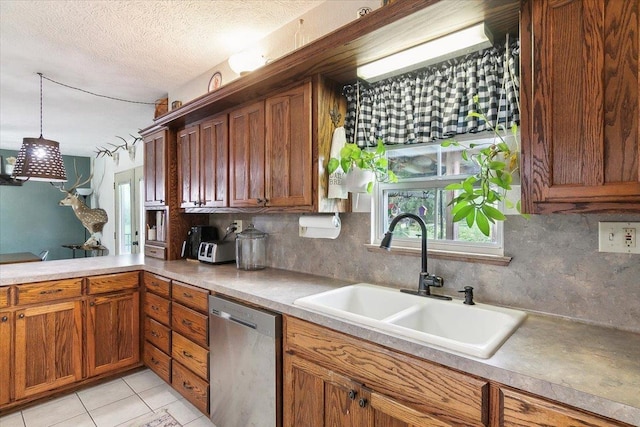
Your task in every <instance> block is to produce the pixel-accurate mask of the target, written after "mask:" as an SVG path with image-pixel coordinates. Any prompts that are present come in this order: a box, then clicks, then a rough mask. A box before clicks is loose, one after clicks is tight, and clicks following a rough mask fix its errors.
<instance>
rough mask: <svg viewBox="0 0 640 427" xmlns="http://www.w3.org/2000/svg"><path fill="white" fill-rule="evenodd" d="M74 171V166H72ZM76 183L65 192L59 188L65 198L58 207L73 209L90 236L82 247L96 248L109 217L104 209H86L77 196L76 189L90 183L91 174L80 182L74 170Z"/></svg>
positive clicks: (79, 176) (80, 177) (80, 176)
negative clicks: (64, 194)
mask: <svg viewBox="0 0 640 427" xmlns="http://www.w3.org/2000/svg"><path fill="white" fill-rule="evenodd" d="M74 169H75V164H74ZM76 177H77V178H76V182H75V184H73V186H72V187H71V188H70V189H68V190H66V189H65V188H63V187H59V189H60V191H62V192H63V193H66V194H67V196H66V197H65V198H64V199H62V200H60V203H59V205H60V206H71V207H72V208H73V212H74V213H75V214H76V217H78V219H79V220H80V222H81V223H82V225H83V226H84V228H86V229H87V230H88V231H89V233H91V236H90V237H89V239H87V241H86V242H84V245H83V246H87V247H97V246H101V240H102V229H103V228H104V225H105V224H106V223H107V222H108V221H109V217H108V216H107V212H106V211H105V210H104V209H99V208H96V209H92V208H90V207H88V206H87V205H86V204H85V203H84V201H83V200H81V199H80V197H79V196H78V194H77V192H76V189H77V188H78V187H80V186H82V185H84V184H86V183H87V182H90V181H91V178H92V177H93V174H91V175H89V178H88V179H86V180H84V181H82V182H80V181H81V180H82V175H78V171H77V170H76Z"/></svg>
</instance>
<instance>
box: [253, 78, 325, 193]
mask: <svg viewBox="0 0 640 427" xmlns="http://www.w3.org/2000/svg"><path fill="white" fill-rule="evenodd" d="M265 106H266V108H265V111H266V113H265V126H266V136H265V146H266V149H265V160H266V165H265V187H266V199H267V205H268V206H310V205H311V204H312V201H313V199H312V194H311V192H312V188H311V186H312V176H313V171H312V169H311V159H312V156H313V145H312V141H311V83H305V84H304V85H302V86H298V87H296V88H294V89H291V90H289V91H287V92H284V93H282V94H279V95H278V96H274V97H271V98H267V100H266V102H265Z"/></svg>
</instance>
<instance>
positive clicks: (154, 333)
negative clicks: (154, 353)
mask: <svg viewBox="0 0 640 427" xmlns="http://www.w3.org/2000/svg"><path fill="white" fill-rule="evenodd" d="M151 335H153V336H154V337H156V338H160V334H159V333H157V332H156V331H151Z"/></svg>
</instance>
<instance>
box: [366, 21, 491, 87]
mask: <svg viewBox="0 0 640 427" xmlns="http://www.w3.org/2000/svg"><path fill="white" fill-rule="evenodd" d="M491 45H492V36H491V32H490V31H489V29H488V28H487V27H486V25H485V24H484V22H483V23H480V24H478V25H474V26H473V27H469V28H466V29H464V30H460V31H457V32H455V33H451V34H448V35H446V36H443V37H440V38H438V39H435V40H431V41H428V42H426V43H423V44H420V45H417V46H414V47H412V48H409V49H406V50H403V51H402V52H398V53H394V54H393V55H390V56H387V57H384V58H382V59H379V60H377V61H374V62H370V63H368V64H365V65H361V66H359V67H358V77H360V78H361V79H363V80H366V81H368V82H370V83H371V82H375V81H378V80H382V79H385V78H387V77H391V76H393V75H398V74H403V73H407V72H409V71H413V70H417V69H418V68H423V67H426V66H427V65H430V64H435V63H438V62H442V61H445V60H447V59H450V58H455V57H456V56H462V55H466V54H469V53H471V52H475V51H477V50H480V49H485V48H488V47H490V46H491Z"/></svg>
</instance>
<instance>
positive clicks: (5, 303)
mask: <svg viewBox="0 0 640 427" xmlns="http://www.w3.org/2000/svg"><path fill="white" fill-rule="evenodd" d="M9 289H11V288H10V287H9V286H4V287H2V288H0V308H5V307H9V303H10V302H11V300H10V299H9Z"/></svg>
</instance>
